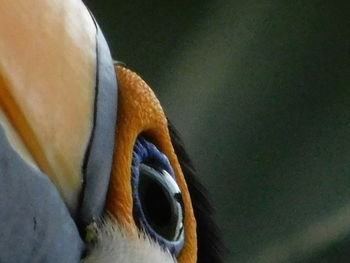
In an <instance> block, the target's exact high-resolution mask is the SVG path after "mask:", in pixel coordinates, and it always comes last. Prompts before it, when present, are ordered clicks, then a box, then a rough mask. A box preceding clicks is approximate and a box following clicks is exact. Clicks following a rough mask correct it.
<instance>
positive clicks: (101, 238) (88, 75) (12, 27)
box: [0, 0, 222, 263]
mask: <svg viewBox="0 0 350 263" xmlns="http://www.w3.org/2000/svg"><path fill="white" fill-rule="evenodd" d="M194 174H195V170H194V168H193V166H192V164H191V162H190V160H189V158H188V156H187V154H186V152H185V150H184V147H183V144H182V142H181V140H180V138H179V137H178V135H177V133H176V131H175V129H174V128H173V127H172V125H171V124H170V123H169V122H168V120H167V118H166V116H165V114H164V112H163V110H162V108H161V106H160V103H159V101H158V100H157V98H156V97H155V95H154V93H153V92H152V90H151V89H150V88H149V87H148V85H147V84H146V83H145V82H144V81H143V80H142V79H141V78H140V77H139V76H138V75H137V74H135V73H134V72H132V71H130V70H128V69H126V68H125V67H123V66H120V65H117V63H114V61H113V60H112V58H111V55H110V52H109V48H108V45H107V42H106V40H105V39H104V37H103V34H102V32H101V29H100V28H99V26H98V25H97V22H96V21H95V19H94V18H93V16H92V15H91V13H90V12H89V11H88V9H87V8H86V7H85V5H84V4H83V3H82V2H81V1H80V0H65V1H61V0H16V1H2V2H1V4H0V186H1V191H0V208H1V211H2V212H1V213H0V236H1V241H0V262H16V263H21V262H45V263H56V262H57V263H58V262H65V263H77V262H85V263H95V262H96V263H107V262H108V263H123V262H135V263H136V262H165V263H166V262H180V263H193V262H221V259H220V256H219V252H220V250H221V248H222V245H221V243H220V242H219V239H218V237H217V234H216V228H215V225H214V223H213V221H212V218H211V208H210V205H209V203H208V202H207V200H206V198H205V194H204V192H203V189H202V186H201V185H200V184H199V183H198V182H197V181H196V179H195V177H194Z"/></svg>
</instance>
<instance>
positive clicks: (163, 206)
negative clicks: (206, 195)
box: [131, 136, 184, 256]
mask: <svg viewBox="0 0 350 263" xmlns="http://www.w3.org/2000/svg"><path fill="white" fill-rule="evenodd" d="M131 184H132V190H133V201H134V205H133V216H134V219H135V222H136V224H137V226H138V227H139V228H140V229H142V230H143V231H145V232H146V233H147V234H148V235H149V236H150V237H151V238H152V239H154V240H155V241H156V242H158V243H159V244H160V245H161V246H163V247H164V248H165V249H167V250H169V251H170V252H171V253H172V254H174V255H175V256H177V255H178V254H179V253H180V252H181V250H182V248H183V246H184V223H183V220H184V206H183V202H182V195H181V191H180V189H179V187H178V185H177V183H176V180H175V177H174V171H173V169H172V167H171V164H170V162H169V160H168V158H167V157H166V156H165V155H164V154H163V153H161V152H160V151H159V150H158V149H157V147H156V146H155V145H154V144H152V143H150V142H148V141H147V140H146V139H144V138H143V137H141V136H139V138H138V139H137V141H136V143H135V146H134V153H133V161H132V180H131Z"/></svg>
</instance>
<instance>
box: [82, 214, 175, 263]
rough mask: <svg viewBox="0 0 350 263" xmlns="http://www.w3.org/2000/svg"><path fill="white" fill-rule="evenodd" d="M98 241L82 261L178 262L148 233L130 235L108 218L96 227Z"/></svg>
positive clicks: (106, 262) (84, 262) (113, 262)
mask: <svg viewBox="0 0 350 263" xmlns="http://www.w3.org/2000/svg"><path fill="white" fill-rule="evenodd" d="M95 231H96V233H95V234H96V243H95V245H94V246H93V247H92V249H91V250H90V252H89V254H88V256H87V257H86V258H85V259H83V260H82V262H81V263H176V262H177V261H176V259H174V258H173V256H172V255H171V254H170V253H169V252H168V251H166V250H164V249H163V248H162V247H161V246H159V244H157V243H156V242H154V241H153V240H152V239H150V238H149V237H148V236H147V235H146V234H144V233H139V234H138V235H136V236H135V235H130V234H128V232H127V231H126V230H125V229H124V228H123V227H122V226H120V225H118V224H117V223H115V222H114V221H112V220H107V221H106V222H104V223H103V224H101V226H100V227H98V228H96V230H95Z"/></svg>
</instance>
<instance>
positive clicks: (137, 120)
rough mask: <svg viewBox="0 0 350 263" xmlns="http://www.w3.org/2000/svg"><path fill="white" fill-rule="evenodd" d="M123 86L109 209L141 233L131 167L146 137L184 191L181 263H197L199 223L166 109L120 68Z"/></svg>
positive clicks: (132, 74) (126, 70)
mask: <svg viewBox="0 0 350 263" xmlns="http://www.w3.org/2000/svg"><path fill="white" fill-rule="evenodd" d="M116 73H117V75H118V85H119V101H118V123H117V134H116V145H117V147H116V150H115V154H114V163H113V168H112V175H111V182H110V188H109V193H108V198H107V204H106V208H107V211H108V213H110V214H111V215H112V216H113V217H115V218H116V219H117V221H118V222H119V223H120V224H122V225H123V226H125V227H126V228H127V229H128V230H129V231H130V232H131V233H137V226H136V224H135V221H134V219H133V213H132V210H133V198H132V188H131V163H132V153H133V148H134V144H135V141H136V139H137V137H138V135H139V134H140V133H143V134H145V135H146V136H147V137H148V138H150V139H151V140H152V142H153V143H154V144H155V145H156V146H157V147H158V148H159V150H160V151H162V152H163V153H164V154H165V155H166V156H167V157H168V159H169V161H170V163H171V165H172V167H173V169H174V172H175V176H176V180H177V183H178V184H179V187H180V189H181V191H182V195H183V201H184V208H185V219H184V221H185V222H184V225H185V246H184V248H183V250H182V252H181V253H180V255H179V257H178V262H179V263H195V262H197V235H196V220H195V217H194V214H193V208H192V203H191V198H190V195H189V192H188V189H187V185H186V182H185V179H184V176H183V173H182V170H181V167H180V164H179V162H178V160H177V157H176V154H175V152H174V149H173V146H172V144H171V139H170V135H169V131H168V124H167V119H166V117H165V114H164V112H163V109H162V107H161V106H160V103H159V101H158V99H157V98H156V96H155V95H154V93H153V91H152V90H151V89H150V88H149V86H148V85H147V84H146V83H145V82H144V81H143V80H142V79H141V78H140V77H139V76H138V75H137V74H135V73H134V72H132V71H130V70H128V69H126V68H123V67H120V66H117V67H116Z"/></svg>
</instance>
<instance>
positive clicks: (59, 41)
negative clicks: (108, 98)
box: [0, 0, 96, 212]
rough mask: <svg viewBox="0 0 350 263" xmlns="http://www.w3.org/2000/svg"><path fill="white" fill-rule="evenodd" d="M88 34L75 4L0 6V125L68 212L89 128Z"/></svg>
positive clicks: (45, 1)
mask: <svg viewBox="0 0 350 263" xmlns="http://www.w3.org/2000/svg"><path fill="white" fill-rule="evenodd" d="M95 34H96V26H95V24H94V21H93V20H92V18H91V16H90V14H89V12H88V10H87V9H86V7H85V6H84V5H83V3H82V2H81V1H80V0H65V1H62V0H30V1H29V0H16V1H1V4H0V110H1V112H2V117H1V118H0V125H2V126H3V127H4V128H5V130H6V133H7V136H8V138H9V139H10V141H11V144H12V145H13V147H14V148H15V149H16V150H17V152H18V153H19V154H20V155H21V156H22V157H23V158H24V159H25V160H26V161H28V162H31V163H32V165H34V166H36V167H38V169H40V170H42V171H43V172H44V173H46V174H47V175H48V176H49V177H50V178H51V180H52V181H53V182H54V184H55V185H56V187H57V188H58V189H59V191H60V193H61V195H62V197H63V198H64V200H65V202H66V204H67V205H68V207H69V209H70V210H71V212H74V211H75V210H76V208H77V203H78V198H79V194H80V191H81V188H82V181H83V177H82V166H83V162H84V155H85V152H86V148H87V145H88V142H89V139H90V135H91V130H92V125H93V114H94V96H95V81H96V38H95Z"/></svg>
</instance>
